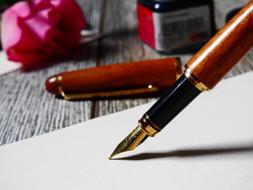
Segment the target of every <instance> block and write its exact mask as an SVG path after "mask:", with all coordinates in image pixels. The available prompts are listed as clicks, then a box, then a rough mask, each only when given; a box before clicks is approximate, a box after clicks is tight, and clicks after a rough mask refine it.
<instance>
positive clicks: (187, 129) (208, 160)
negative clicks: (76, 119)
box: [0, 73, 253, 190]
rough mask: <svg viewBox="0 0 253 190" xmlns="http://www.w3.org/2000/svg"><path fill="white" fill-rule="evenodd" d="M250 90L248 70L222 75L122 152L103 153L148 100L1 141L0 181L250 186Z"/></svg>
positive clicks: (57, 189)
mask: <svg viewBox="0 0 253 190" xmlns="http://www.w3.org/2000/svg"><path fill="white" fill-rule="evenodd" d="M252 97H253V73H249V74H245V75H242V76H239V77H235V78H232V79H227V80H225V81H223V82H222V83H221V84H220V85H219V86H217V87H216V88H215V89H214V90H213V91H211V92H208V93H204V94H202V95H200V97H198V98H197V99H196V100H195V101H194V102H193V103H192V104H191V105H190V106H188V107H187V108H186V109H185V110H184V111H183V112H182V113H181V114H180V115H179V116H178V117H177V118H176V119H174V120H173V121H172V122H171V123H170V124H169V125H168V126H167V127H166V128H165V129H164V130H163V131H162V132H161V133H160V134H158V135H157V137H155V138H150V139H148V140H146V142H145V143H143V144H142V145H141V146H140V147H139V148H138V149H137V150H136V151H135V152H132V153H131V155H132V157H130V158H128V160H108V157H109V155H110V154H111V152H112V151H113V149H114V148H115V146H116V145H117V144H118V143H119V142H120V141H121V140H122V139H123V138H124V137H125V136H126V135H127V134H128V133H129V132H130V131H131V130H132V129H133V128H134V127H135V126H136V122H137V120H138V119H139V117H140V116H141V115H142V114H143V113H144V112H145V111H146V110H147V109H148V108H149V107H150V106H151V104H146V105H143V106H140V107H137V108H134V109H130V110H127V111H123V112H119V113H116V114H112V115H108V116H105V117H101V118H98V119H94V120H90V121H88V122H85V123H82V124H78V125H75V126H72V127H69V128H65V129H62V130H59V131H56V132H53V133H49V134H46V135H42V136H39V137H35V138H31V139H28V140H25V141H22V142H18V143H13V144H9V145H4V146H2V147H0V187H1V189H3V190H20V189H22V190H46V189H50V190H51V189H52V190H70V189H71V190H72V189H73V190H86V189H87V190H93V189H94V190H95V189H96V190H97V189H101V190H119V189H121V190H130V189H145V190H154V189H157V190H158V189H159V190H165V189H166V190H168V189H173V190H191V189H192V190H198V189H199V190H203V189H205V190H214V189H215V190H217V189H221V190H225V189H229V190H238V189H240V190H252V188H253V119H252V118H253V112H252V105H253V98H252ZM143 154H144V155H143Z"/></svg>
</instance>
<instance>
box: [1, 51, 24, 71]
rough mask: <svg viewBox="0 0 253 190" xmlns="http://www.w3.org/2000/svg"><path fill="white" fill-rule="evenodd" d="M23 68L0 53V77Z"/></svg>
mask: <svg viewBox="0 0 253 190" xmlns="http://www.w3.org/2000/svg"><path fill="white" fill-rule="evenodd" d="M20 67H21V64H19V63H15V62H12V61H9V60H8V59H7V57H6V54H5V53H4V52H3V51H0V76H1V75H4V74H7V73H10V72H12V71H15V70H17V69H19V68H20Z"/></svg>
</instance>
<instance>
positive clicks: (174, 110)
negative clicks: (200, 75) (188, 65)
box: [146, 75, 201, 129]
mask: <svg viewBox="0 0 253 190" xmlns="http://www.w3.org/2000/svg"><path fill="white" fill-rule="evenodd" d="M200 93H201V91H200V90H198V89H197V88H196V87H195V86H194V85H193V84H192V83H191V82H190V81H189V79H188V78H187V77H186V76H185V75H182V76H181V77H180V78H179V79H178V80H177V82H176V83H175V84H174V85H173V86H172V87H171V88H170V89H169V90H168V91H166V92H165V93H164V94H163V95H162V96H161V98H159V99H158V101H157V102H156V103H155V104H154V105H153V106H152V107H151V108H150V109H149V110H148V111H147V112H146V114H147V115H148V118H149V120H150V121H151V122H152V123H153V124H155V125H156V126H157V127H159V128H160V129H163V128H164V127H165V126H166V125H167V124H168V123H169V122H170V121H171V120H172V119H173V118H174V117H175V116H176V115H177V114H178V113H179V112H181V111H182V110H183V109H184V108H185V107H186V106H187V105H188V104H189V103H190V102H191V101H192V100H193V99H195V98H196V97H197V96H198V95H199V94H200Z"/></svg>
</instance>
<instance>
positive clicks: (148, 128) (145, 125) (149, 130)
mask: <svg viewBox="0 0 253 190" xmlns="http://www.w3.org/2000/svg"><path fill="white" fill-rule="evenodd" d="M139 125H140V127H141V128H142V130H143V131H144V132H145V133H146V134H147V135H148V136H150V137H154V136H155V135H156V134H157V133H159V132H160V131H161V129H159V127H157V126H156V125H155V124H153V123H152V122H151V121H150V120H149V117H148V115H146V114H145V115H144V116H143V117H142V118H141V119H140V120H139Z"/></svg>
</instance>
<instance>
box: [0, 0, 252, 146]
mask: <svg viewBox="0 0 253 190" xmlns="http://www.w3.org/2000/svg"><path fill="white" fill-rule="evenodd" d="M242 2H247V0H233V1H232V0H226V1H225V0H217V1H216V21H217V23H218V26H221V25H222V24H223V19H222V18H223V15H224V10H227V7H228V6H238V5H240V4H241V3H242ZM79 4H80V5H81V7H82V8H83V10H84V12H85V15H86V18H87V20H88V22H89V23H90V25H91V26H92V28H94V29H97V30H99V32H101V33H108V34H110V35H109V36H107V37H106V38H104V39H103V40H100V41H97V42H95V43H92V44H90V45H89V46H87V47H80V48H78V49H77V50H76V51H75V52H73V53H71V55H70V56H68V57H65V58H63V59H61V60H55V61H54V62H55V64H52V65H51V66H50V67H46V68H43V69H38V70H35V71H31V72H22V71H16V72H13V73H10V74H8V75H4V76H1V77H0V94H1V96H0V145H3V144H6V143H11V142H14V141H19V140H22V139H25V138H29V137H32V136H36V135H40V134H44V133H48V132H50V131H54V130H56V129H60V128H64V127H67V126H69V125H73V124H76V123H79V122H83V121H86V120H88V119H91V118H95V117H99V116H102V115H106V114H109V113H113V112H117V111H121V110H124V109H127V108H130V107H134V106H137V105H140V104H143V103H146V102H148V101H151V99H138V100H134V99H132V100H131V99H130V100H111V101H75V102H70V101H65V100H62V99H56V98H54V97H53V96H52V95H51V94H49V93H47V92H46V91H45V89H44V81H45V79H46V78H47V77H49V76H51V75H53V74H55V73H58V72H62V71H67V70H76V69H81V68H87V67H92V66H98V65H105V64H112V63H116V62H124V61H132V60H143V59H149V58H158V57H162V55H160V54H158V53H157V52H155V51H153V50H152V49H151V48H149V47H147V46H145V45H144V44H143V43H141V42H140V41H139V39H138V37H137V29H136V28H137V26H136V1H135V0H124V1H117V0H79ZM163 56H165V55H163ZM181 57H182V60H183V62H184V63H185V62H186V60H187V59H188V58H189V55H188V56H187V55H184V56H181ZM0 69H1V68H0ZM251 70H253V52H250V53H249V54H248V55H247V56H246V57H245V58H244V59H243V60H242V61H241V63H239V64H238V65H237V66H236V67H235V68H234V69H233V70H232V71H231V72H230V73H229V74H228V75H227V76H226V77H231V76H235V75H237V74H240V73H245V72H248V71H251Z"/></svg>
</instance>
